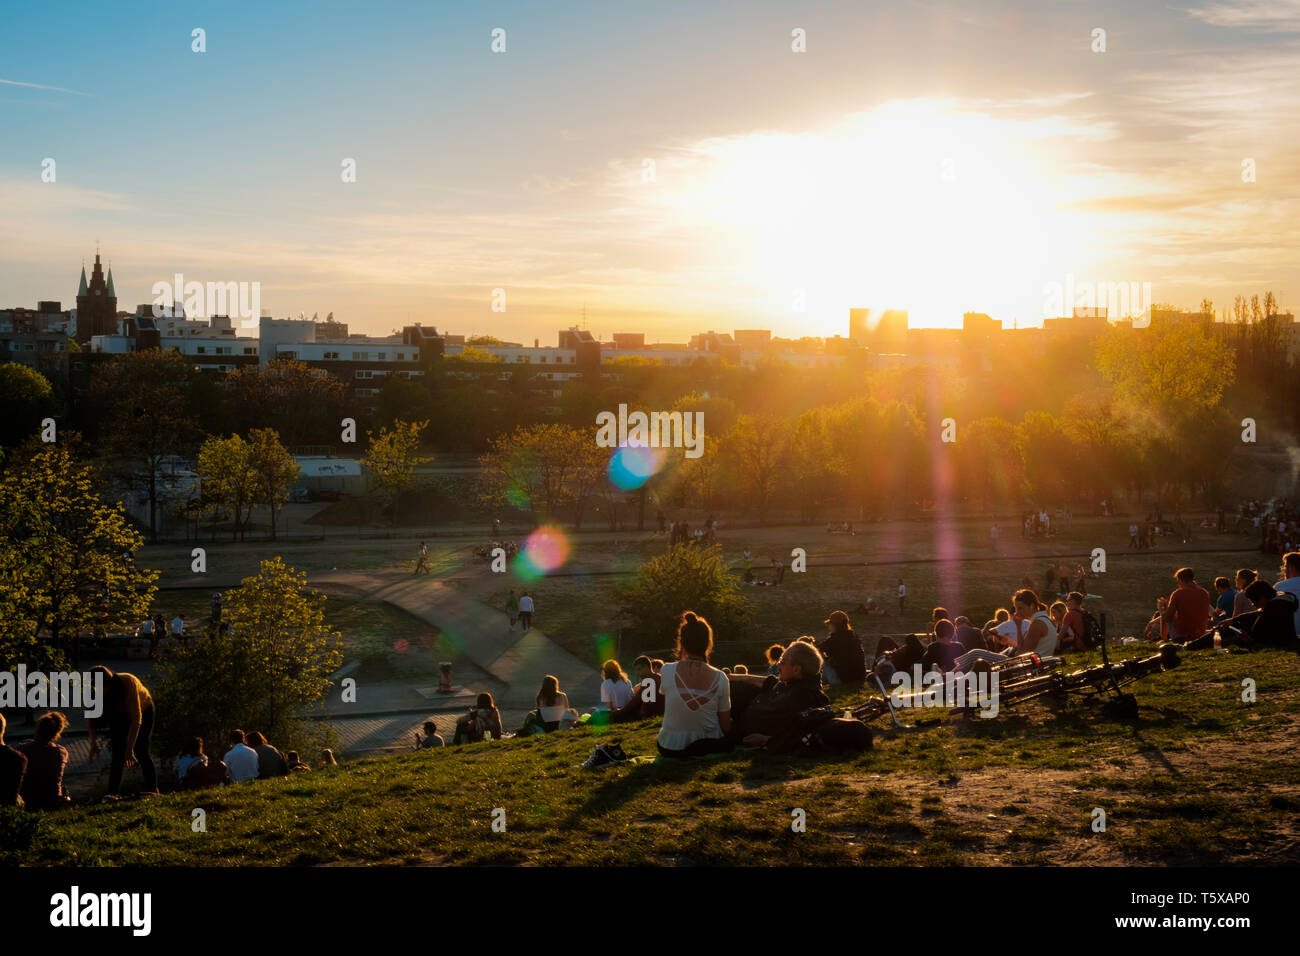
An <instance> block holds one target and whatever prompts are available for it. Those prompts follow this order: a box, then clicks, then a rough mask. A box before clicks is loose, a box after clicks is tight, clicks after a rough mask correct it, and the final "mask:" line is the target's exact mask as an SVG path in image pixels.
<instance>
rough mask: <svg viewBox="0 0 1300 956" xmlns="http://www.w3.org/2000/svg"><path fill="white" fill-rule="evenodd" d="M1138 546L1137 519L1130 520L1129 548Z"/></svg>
mask: <svg viewBox="0 0 1300 956" xmlns="http://www.w3.org/2000/svg"><path fill="white" fill-rule="evenodd" d="M1137 546H1138V526H1137V522H1136V521H1130V522H1129V524H1128V548H1129V550H1130V551H1132V550H1134V549H1136V548H1137Z"/></svg>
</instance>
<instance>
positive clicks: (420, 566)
mask: <svg viewBox="0 0 1300 956" xmlns="http://www.w3.org/2000/svg"><path fill="white" fill-rule="evenodd" d="M415 573H416V574H428V573H429V546H428V545H427V544H425V543H424V542H423V541H421V542H420V550H419V553H418V555H417V557H416V560H415Z"/></svg>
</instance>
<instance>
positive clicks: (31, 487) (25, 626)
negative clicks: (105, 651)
mask: <svg viewBox="0 0 1300 956" xmlns="http://www.w3.org/2000/svg"><path fill="white" fill-rule="evenodd" d="M65 440H66V439H65ZM4 465H5V469H4V471H3V472H0V670H7V669H9V668H10V667H12V666H13V665H15V664H17V663H18V662H19V661H25V662H26V663H27V665H28V666H29V667H32V668H33V669H35V668H38V667H45V666H57V665H58V664H59V663H61V658H62V655H61V653H60V652H59V651H58V650H57V645H58V642H59V640H60V638H61V637H63V636H66V635H67V634H68V633H69V632H71V633H72V634H73V635H74V637H75V635H76V634H77V633H78V632H80V631H83V630H84V631H89V630H92V629H94V628H97V627H102V628H105V629H108V628H115V627H116V628H123V629H125V628H127V627H130V626H132V625H134V624H135V623H136V622H138V621H139V620H140V619H141V618H142V617H143V616H144V615H145V613H146V612H147V611H148V609H149V606H150V603H151V601H152V597H153V593H154V582H155V581H156V580H157V578H158V572H156V571H147V570H143V569H140V568H137V567H136V564H135V560H134V557H133V554H134V552H135V551H137V550H138V549H139V548H140V547H141V546H142V545H143V543H144V542H143V538H142V537H141V536H140V535H139V534H138V533H137V532H136V531H134V530H133V529H132V527H131V523H130V520H129V519H128V518H127V516H126V514H125V512H124V511H123V509H122V506H121V504H120V503H114V504H112V505H110V504H108V503H107V502H105V501H104V500H103V499H102V498H100V497H99V495H98V494H97V493H96V491H95V489H96V488H97V487H99V485H100V482H99V479H98V476H97V475H96V474H95V472H94V470H93V469H92V468H91V467H90V466H89V465H88V464H86V463H85V462H82V461H80V460H78V459H77V458H76V457H75V456H74V455H73V453H72V452H71V451H70V450H69V449H68V448H67V447H65V446H64V445H61V444H37V443H34V444H31V445H28V446H25V447H24V449H23V450H22V452H21V453H19V454H16V455H14V456H13V457H12V459H11V460H9V461H6V462H5V463H4ZM42 632H45V633H47V634H48V635H49V637H50V640H51V644H43V643H41V642H40V640H39V637H40V635H41V633H42ZM51 645H52V646H51Z"/></svg>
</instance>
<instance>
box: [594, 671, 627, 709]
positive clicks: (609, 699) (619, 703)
mask: <svg viewBox="0 0 1300 956" xmlns="http://www.w3.org/2000/svg"><path fill="white" fill-rule="evenodd" d="M631 699H632V682H631V681H629V680H628V679H627V678H626V677H624V678H623V679H622V680H619V681H612V680H608V679H606V680H604V681H602V682H601V685H600V702H601V703H602V704H604V705H605V706H606V707H608V708H609V709H610V710H618V709H620V708H622V707H625V706H627V702H628V701H629V700H631Z"/></svg>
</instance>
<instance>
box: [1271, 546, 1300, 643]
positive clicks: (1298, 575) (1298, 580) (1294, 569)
mask: <svg viewBox="0 0 1300 956" xmlns="http://www.w3.org/2000/svg"><path fill="white" fill-rule="evenodd" d="M1281 570H1282V573H1283V574H1284V575H1285V577H1284V578H1282V580H1281V581H1278V582H1277V584H1275V585H1273V587H1274V588H1275V589H1276V590H1278V591H1284V592H1286V593H1287V594H1294V595H1295V596H1296V597H1298V598H1300V551H1288V552H1287V553H1286V554H1285V555H1283V556H1282V568H1281ZM1295 623H1296V628H1297V630H1300V610H1297V611H1296V616H1295Z"/></svg>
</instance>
